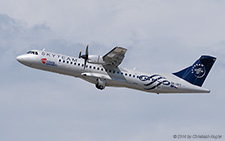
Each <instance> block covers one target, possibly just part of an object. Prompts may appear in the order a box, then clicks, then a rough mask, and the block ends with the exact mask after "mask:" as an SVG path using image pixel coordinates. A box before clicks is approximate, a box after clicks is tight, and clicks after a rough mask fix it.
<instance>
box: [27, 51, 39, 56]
mask: <svg viewBox="0 0 225 141" xmlns="http://www.w3.org/2000/svg"><path fill="white" fill-rule="evenodd" d="M27 54H34V55H38V52H37V51H28V52H27Z"/></svg>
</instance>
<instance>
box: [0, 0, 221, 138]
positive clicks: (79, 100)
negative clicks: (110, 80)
mask: <svg viewBox="0 0 225 141" xmlns="http://www.w3.org/2000/svg"><path fill="white" fill-rule="evenodd" d="M224 7H225V2H224V1H222V0H216V1H211V0H197V1H196V0H188V1H185V0H183V1H181V0H171V1H167V0H139V1H134V0H130V1H128V0H115V1H107V0H86V1H83V0H76V1H74V0H63V1H62V0H54V1H53V0H38V1H37V0H17V1H13V0H7V1H3V0H0V52H1V55H0V63H1V64H2V65H1V69H0V79H1V81H0V113H1V116H0V140H4V141H15V140H17V141H30V140H32V141H40V140H42V141H51V140H54V141H61V140H67V141H74V140H80V141H90V140H92V141H99V140H104V141H105V140H107V141H115V140H117V141H124V140H129V141H137V140H141V141H149V140H158V141H164V140H168V141H173V140H177V139H174V135H222V136H223V137H222V138H224V137H225V134H224V133H225V128H224V127H225V120H224V119H225V108H224V107H225V95H224V93H223V91H224V89H223V86H224V84H223V82H224V80H225V59H224V57H225V28H224V25H225V15H224V13H225V8H224ZM86 44H89V52H90V54H99V55H104V54H105V53H107V52H108V51H110V50H111V49H112V48H113V47H115V46H122V47H125V48H127V49H128V51H127V53H126V57H125V59H124V61H123V63H122V64H121V67H125V68H131V69H132V68H136V70H140V71H143V72H149V73H154V72H162V73H172V72H176V71H178V70H181V69H183V68H185V67H187V66H189V65H191V64H192V63H194V61H195V60H197V59H198V58H199V57H200V56H201V55H203V54H207V55H212V56H215V57H216V58H217V60H216V63H215V65H214V66H213V68H212V70H211V72H210V74H209V76H208V77H207V79H206V81H205V83H204V84H203V87H205V88H208V89H210V90H211V93H210V94H166V95H164V94H160V95H156V94H153V93H146V92H141V91H137V90H131V89H126V88H112V87H107V88H106V89H104V90H103V91H101V90H98V89H96V88H95V86H94V85H93V84H90V83H88V82H85V81H84V80H81V79H77V78H73V77H70V76H65V75H59V74H55V73H51V72H45V71H41V70H35V69H32V68H28V67H26V66H23V65H22V64H20V63H19V62H17V61H16V57H17V56H18V55H21V54H24V53H26V51H28V50H31V49H40V50H42V49H44V48H45V50H46V51H50V52H55V53H60V54H65V55H69V56H75V57H77V56H78V54H79V51H80V50H84V49H85V46H86ZM195 140H196V139H195ZM207 140H210V139H207ZM220 140H222V139H220Z"/></svg>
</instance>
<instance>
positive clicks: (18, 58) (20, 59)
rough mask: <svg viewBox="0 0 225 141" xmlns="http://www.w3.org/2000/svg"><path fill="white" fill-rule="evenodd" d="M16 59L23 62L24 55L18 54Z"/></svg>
mask: <svg viewBox="0 0 225 141" xmlns="http://www.w3.org/2000/svg"><path fill="white" fill-rule="evenodd" d="M16 60H17V61H18V62H20V63H22V62H23V56H21V55H20V56H17V57H16Z"/></svg>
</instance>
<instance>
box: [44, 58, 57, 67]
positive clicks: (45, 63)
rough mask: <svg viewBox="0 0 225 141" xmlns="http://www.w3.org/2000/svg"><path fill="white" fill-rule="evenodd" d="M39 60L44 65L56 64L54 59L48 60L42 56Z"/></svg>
mask: <svg viewBox="0 0 225 141" xmlns="http://www.w3.org/2000/svg"><path fill="white" fill-rule="evenodd" d="M41 61H42V63H43V64H44V65H49V66H55V67H56V66H57V65H56V63H55V62H54V61H49V60H48V59H47V58H42V59H41Z"/></svg>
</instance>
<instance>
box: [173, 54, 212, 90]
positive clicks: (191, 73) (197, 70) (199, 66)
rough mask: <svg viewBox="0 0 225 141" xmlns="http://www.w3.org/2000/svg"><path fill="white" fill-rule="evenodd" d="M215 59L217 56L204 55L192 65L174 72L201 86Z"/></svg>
mask: <svg viewBox="0 0 225 141" xmlns="http://www.w3.org/2000/svg"><path fill="white" fill-rule="evenodd" d="M215 61H216V58H215V57H212V56H206V55H203V56H201V57H200V58H199V59H198V60H197V61H196V62H195V63H194V64H193V65H192V66H190V67H187V68H185V69H183V70H181V71H179V72H176V73H173V74H174V75H176V76H178V77H180V78H182V79H184V80H186V81H188V82H190V83H191V84H194V85H197V86H200V87H201V86H202V84H203V83H204V81H205V79H206V77H207V75H208V73H209V71H210V69H211V68H212V66H213V64H214V62H215Z"/></svg>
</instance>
